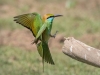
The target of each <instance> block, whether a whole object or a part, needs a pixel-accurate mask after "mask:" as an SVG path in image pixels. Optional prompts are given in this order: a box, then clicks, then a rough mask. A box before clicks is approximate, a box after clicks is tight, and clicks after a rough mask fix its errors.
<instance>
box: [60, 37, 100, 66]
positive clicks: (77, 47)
mask: <svg viewBox="0 0 100 75" xmlns="http://www.w3.org/2000/svg"><path fill="white" fill-rule="evenodd" d="M64 39H65V41H64V45H63V47H62V52H63V53H64V54H66V55H68V56H69V57H71V58H73V59H75V60H78V61H80V62H84V63H87V64H89V65H92V66H95V67H100V50H98V49H96V48H93V47H91V46H89V45H86V44H85V43H83V42H81V41H79V40H76V39H74V38H73V37H68V38H66V37H64Z"/></svg>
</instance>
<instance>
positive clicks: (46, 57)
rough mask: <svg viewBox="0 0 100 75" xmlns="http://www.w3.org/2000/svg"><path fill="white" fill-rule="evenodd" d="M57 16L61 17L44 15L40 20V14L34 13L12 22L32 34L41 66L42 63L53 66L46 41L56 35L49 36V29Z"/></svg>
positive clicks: (19, 17) (21, 16) (18, 17)
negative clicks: (40, 58)
mask: <svg viewBox="0 0 100 75" xmlns="http://www.w3.org/2000/svg"><path fill="white" fill-rule="evenodd" d="M59 16H62V15H53V14H46V15H44V16H43V18H42V17H41V16H40V14H38V13H36V12H34V13H29V14H23V15H19V16H16V17H14V21H16V23H19V24H21V25H23V26H24V27H26V28H28V29H29V30H30V31H31V32H32V34H33V36H34V37H35V40H34V42H33V43H35V44H36V46H37V50H38V52H39V54H40V56H41V57H42V60H43V64H44V61H46V62H47V63H50V64H54V61H53V59H52V56H51V53H50V50H49V47H48V40H49V38H50V37H55V35H56V33H55V34H54V35H51V29H52V23H53V19H54V18H55V17H59Z"/></svg>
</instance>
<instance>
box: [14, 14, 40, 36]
mask: <svg viewBox="0 0 100 75" xmlns="http://www.w3.org/2000/svg"><path fill="white" fill-rule="evenodd" d="M37 15H38V16H37ZM36 18H40V19H39V21H38V25H36V24H34V19H36ZM14 21H16V23H19V24H21V25H22V26H24V27H26V28H28V29H29V30H31V31H32V33H33V35H34V36H36V34H37V32H38V30H39V27H38V26H39V25H41V23H42V20H41V16H39V14H37V13H28V14H23V15H19V16H15V17H14ZM36 27H37V28H36Z"/></svg>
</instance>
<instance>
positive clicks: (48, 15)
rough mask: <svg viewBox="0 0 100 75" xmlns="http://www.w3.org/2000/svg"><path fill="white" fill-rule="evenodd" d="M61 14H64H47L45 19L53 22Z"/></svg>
mask: <svg viewBox="0 0 100 75" xmlns="http://www.w3.org/2000/svg"><path fill="white" fill-rule="evenodd" d="M60 16H62V15H53V14H45V15H44V16H43V21H45V20H47V19H48V21H51V22H52V21H53V19H54V18H55V17H60Z"/></svg>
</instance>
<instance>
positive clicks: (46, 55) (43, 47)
mask: <svg viewBox="0 0 100 75" xmlns="http://www.w3.org/2000/svg"><path fill="white" fill-rule="evenodd" d="M37 50H38V52H39V54H40V56H41V57H42V62H43V70H44V61H45V62H47V63H49V64H52V65H54V61H53V59H52V56H51V53H50V50H49V47H48V44H47V43H46V42H40V43H38V44H37Z"/></svg>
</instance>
